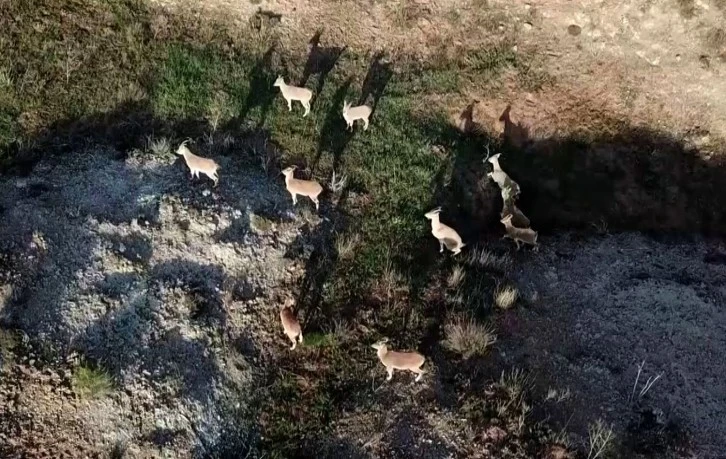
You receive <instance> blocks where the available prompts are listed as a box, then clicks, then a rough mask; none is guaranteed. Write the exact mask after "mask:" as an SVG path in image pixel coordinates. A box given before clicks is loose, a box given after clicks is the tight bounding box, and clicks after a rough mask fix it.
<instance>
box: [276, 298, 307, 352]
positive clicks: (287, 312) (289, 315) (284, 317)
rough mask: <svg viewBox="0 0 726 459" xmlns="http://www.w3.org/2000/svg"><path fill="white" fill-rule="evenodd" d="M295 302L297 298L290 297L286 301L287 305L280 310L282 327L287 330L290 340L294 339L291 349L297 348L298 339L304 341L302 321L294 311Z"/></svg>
mask: <svg viewBox="0 0 726 459" xmlns="http://www.w3.org/2000/svg"><path fill="white" fill-rule="evenodd" d="M293 304H295V300H293V299H289V300H287V301H285V305H284V306H283V307H282V309H281V310H280V320H281V321H282V328H283V329H284V330H285V334H286V335H287V337H288V338H290V341H292V347H291V348H290V350H291V351H294V350H295V347H296V346H297V342H298V339H299V340H300V344H302V342H303V334H302V328H301V327H300V322H299V321H298V320H297V317H295V313H294V312H293V311H292V305H293Z"/></svg>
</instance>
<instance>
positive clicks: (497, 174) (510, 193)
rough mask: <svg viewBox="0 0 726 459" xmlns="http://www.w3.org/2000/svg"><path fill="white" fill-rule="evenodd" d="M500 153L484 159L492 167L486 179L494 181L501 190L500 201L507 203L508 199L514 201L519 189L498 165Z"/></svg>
mask: <svg viewBox="0 0 726 459" xmlns="http://www.w3.org/2000/svg"><path fill="white" fill-rule="evenodd" d="M501 155H502V154H501V153H497V154H496V155H494V156H492V157H491V158H488V159H486V160H485V161H488V162H489V163H490V164H491V165H492V171H491V172H487V177H489V178H491V179H492V180H494V181H495V182H496V183H497V185H499V188H500V189H501V190H502V199H504V200H505V201H507V200H508V199H516V198H517V197H518V196H519V193H520V189H519V184H518V183H517V182H515V181H514V180H512V179H511V177H509V175H508V174H507V173H506V172H504V171H503V170H502V166H501V165H500V164H499V157H500V156H501Z"/></svg>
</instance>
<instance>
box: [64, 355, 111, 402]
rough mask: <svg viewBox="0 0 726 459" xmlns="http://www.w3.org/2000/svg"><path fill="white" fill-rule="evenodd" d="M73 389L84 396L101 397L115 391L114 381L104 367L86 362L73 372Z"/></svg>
mask: <svg viewBox="0 0 726 459" xmlns="http://www.w3.org/2000/svg"><path fill="white" fill-rule="evenodd" d="M73 390H74V391H75V392H76V393H77V394H78V395H80V396H81V397H83V398H91V399H93V398H101V397H104V396H106V395H108V394H109V393H111V392H112V391H113V381H112V380H111V376H109V374H108V373H107V372H106V371H104V370H103V369H101V368H95V367H91V366H87V365H85V364H84V365H81V366H79V367H78V368H76V369H75V371H74V372H73Z"/></svg>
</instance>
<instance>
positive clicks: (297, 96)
mask: <svg viewBox="0 0 726 459" xmlns="http://www.w3.org/2000/svg"><path fill="white" fill-rule="evenodd" d="M273 86H277V87H279V88H280V92H281V93H282V97H284V98H285V100H286V101H287V108H288V111H292V101H293V100H297V101H299V102H300V103H301V104H302V106H303V107H305V114H304V115H303V118H305V117H306V116H308V113H310V99H312V98H313V92H312V91H311V90H309V89H308V88H300V87H297V86H292V85H288V84H285V80H284V79H283V78H282V77H281V76H278V77H277V80H275V84H274V85H273Z"/></svg>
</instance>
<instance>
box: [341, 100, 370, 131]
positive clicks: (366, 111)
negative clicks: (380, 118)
mask: <svg viewBox="0 0 726 459" xmlns="http://www.w3.org/2000/svg"><path fill="white" fill-rule="evenodd" d="M372 111H373V109H372V108H370V107H369V106H367V105H359V106H357V107H351V104H350V102H348V101H347V100H346V101H344V102H343V118H344V119H345V122H346V123H347V124H348V126H347V127H346V129H350V130H351V131H352V130H353V123H355V121H356V120H363V130H364V131H367V130H368V117H370V116H371V112H372Z"/></svg>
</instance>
